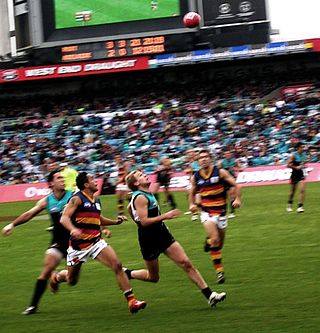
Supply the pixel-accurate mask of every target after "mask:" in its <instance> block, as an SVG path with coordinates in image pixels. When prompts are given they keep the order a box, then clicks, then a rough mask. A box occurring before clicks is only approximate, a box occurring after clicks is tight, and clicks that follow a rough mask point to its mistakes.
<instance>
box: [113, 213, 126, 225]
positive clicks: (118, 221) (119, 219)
mask: <svg viewBox="0 0 320 333" xmlns="http://www.w3.org/2000/svg"><path fill="white" fill-rule="evenodd" d="M124 221H128V219H127V217H126V216H124V215H118V217H117V223H116V224H121V223H122V222H124Z"/></svg>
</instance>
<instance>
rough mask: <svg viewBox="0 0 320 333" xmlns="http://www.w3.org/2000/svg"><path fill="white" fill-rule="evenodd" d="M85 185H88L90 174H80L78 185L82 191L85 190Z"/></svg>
mask: <svg viewBox="0 0 320 333" xmlns="http://www.w3.org/2000/svg"><path fill="white" fill-rule="evenodd" d="M85 183H88V173H87V172H80V173H79V174H78V176H77V178H76V184H77V187H78V189H79V190H80V191H82V190H84V189H85V186H84V184H85Z"/></svg>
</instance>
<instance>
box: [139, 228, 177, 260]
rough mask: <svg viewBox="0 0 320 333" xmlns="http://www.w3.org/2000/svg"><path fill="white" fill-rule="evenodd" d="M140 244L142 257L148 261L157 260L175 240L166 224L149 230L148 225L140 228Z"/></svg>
mask: <svg viewBox="0 0 320 333" xmlns="http://www.w3.org/2000/svg"><path fill="white" fill-rule="evenodd" d="M138 235H139V244H140V251H141V254H142V257H143V259H144V260H146V261H150V260H155V259H157V258H158V257H159V255H160V254H161V253H163V252H165V250H166V249H167V248H168V247H169V246H170V245H171V244H173V243H174V242H175V239H174V237H173V236H172V235H171V233H170V231H169V229H168V228H167V227H166V225H165V224H162V225H161V227H159V228H156V230H155V229H154V228H152V229H150V230H148V227H141V228H139V229H138Z"/></svg>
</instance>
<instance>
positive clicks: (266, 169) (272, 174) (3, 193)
mask: <svg viewBox="0 0 320 333" xmlns="http://www.w3.org/2000/svg"><path fill="white" fill-rule="evenodd" d="M305 174H306V182H318V181H320V163H309V164H307V167H306V169H305ZM290 176H291V169H289V168H287V167H286V166H285V165H278V166H275V165H273V166H262V167H255V168H247V169H245V170H244V171H242V172H240V173H239V175H238V177H237V183H238V184H239V185H241V186H242V187H245V186H262V185H278V184H288V183H289V179H290ZM148 177H149V180H150V181H151V187H150V188H151V191H153V189H154V184H155V182H156V175H154V174H152V175H149V176H148ZM97 182H98V188H99V191H98V192H97V195H99V194H100V192H101V188H102V183H103V180H102V179H100V178H99V179H97ZM188 185H189V176H188V175H186V174H185V173H184V172H178V173H175V174H174V175H173V177H172V178H171V181H170V185H169V186H170V189H171V190H172V191H185V190H186V188H187V186H188ZM160 191H163V189H160ZM49 193H50V189H48V187H47V183H34V184H19V185H1V186H0V203H1V202H16V201H27V200H39V199H41V198H43V197H45V196H46V195H48V194H49Z"/></svg>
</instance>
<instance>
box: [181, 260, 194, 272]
mask: <svg viewBox="0 0 320 333" xmlns="http://www.w3.org/2000/svg"><path fill="white" fill-rule="evenodd" d="M180 265H181V266H182V267H183V269H184V270H185V271H186V272H190V271H191V270H192V269H194V267H193V265H192V263H191V261H190V259H189V258H185V259H183V260H182V261H181V262H180Z"/></svg>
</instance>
